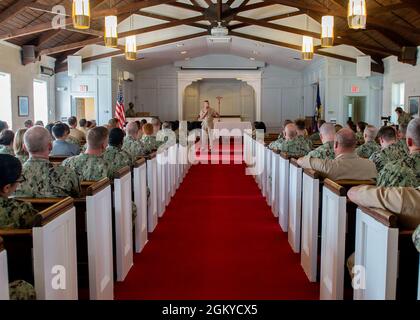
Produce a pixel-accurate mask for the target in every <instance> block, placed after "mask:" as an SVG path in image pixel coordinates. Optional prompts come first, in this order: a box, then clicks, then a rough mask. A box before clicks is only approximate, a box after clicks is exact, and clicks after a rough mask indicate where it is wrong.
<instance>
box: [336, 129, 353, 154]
mask: <svg viewBox="0 0 420 320" xmlns="http://www.w3.org/2000/svg"><path fill="white" fill-rule="evenodd" d="M356 144H357V139H356V134H355V133H354V131H353V130H351V129H350V128H344V129H341V130H340V131H338V132H337V133H336V135H335V143H334V152H335V154H336V155H340V154H343V153H352V152H354V150H355V149H356Z"/></svg>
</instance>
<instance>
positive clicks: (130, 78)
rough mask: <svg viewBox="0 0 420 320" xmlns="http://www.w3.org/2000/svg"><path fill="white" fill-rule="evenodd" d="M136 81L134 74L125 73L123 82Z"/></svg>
mask: <svg viewBox="0 0 420 320" xmlns="http://www.w3.org/2000/svg"><path fill="white" fill-rule="evenodd" d="M134 79H135V77H134V74H132V73H130V72H128V71H124V72H123V80H124V81H134Z"/></svg>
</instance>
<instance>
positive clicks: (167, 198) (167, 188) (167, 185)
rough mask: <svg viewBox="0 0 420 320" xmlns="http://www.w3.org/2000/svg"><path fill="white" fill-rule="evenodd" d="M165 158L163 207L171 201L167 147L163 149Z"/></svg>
mask: <svg viewBox="0 0 420 320" xmlns="http://www.w3.org/2000/svg"><path fill="white" fill-rule="evenodd" d="M164 152H165V159H166V162H165V164H164V173H165V185H164V187H165V188H164V190H165V208H166V207H167V206H168V205H169V202H170V201H171V192H172V191H171V189H172V183H171V170H170V166H169V149H165V151H164Z"/></svg>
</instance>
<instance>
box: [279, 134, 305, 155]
mask: <svg viewBox="0 0 420 320" xmlns="http://www.w3.org/2000/svg"><path fill="white" fill-rule="evenodd" d="M279 150H280V151H281V152H285V153H287V154H288V155H289V156H291V157H301V156H305V155H307V154H308V153H309V152H310V151H311V148H310V147H309V144H308V143H307V141H306V140H305V138H304V137H302V136H299V137H296V138H295V139H292V140H286V141H284V142H283V143H282V144H281V146H280V148H279Z"/></svg>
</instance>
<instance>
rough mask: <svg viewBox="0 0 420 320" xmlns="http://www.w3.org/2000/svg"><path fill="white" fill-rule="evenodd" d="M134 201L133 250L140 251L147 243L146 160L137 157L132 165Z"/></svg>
mask: <svg viewBox="0 0 420 320" xmlns="http://www.w3.org/2000/svg"><path fill="white" fill-rule="evenodd" d="M133 175H134V184H133V188H134V203H135V204H136V207H137V217H136V223H135V237H134V238H135V251H136V253H140V252H141V251H142V250H143V248H144V246H145V245H146V243H147V168H146V160H145V159H143V158H141V159H138V160H137V161H136V162H135V164H134V167H133Z"/></svg>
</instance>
